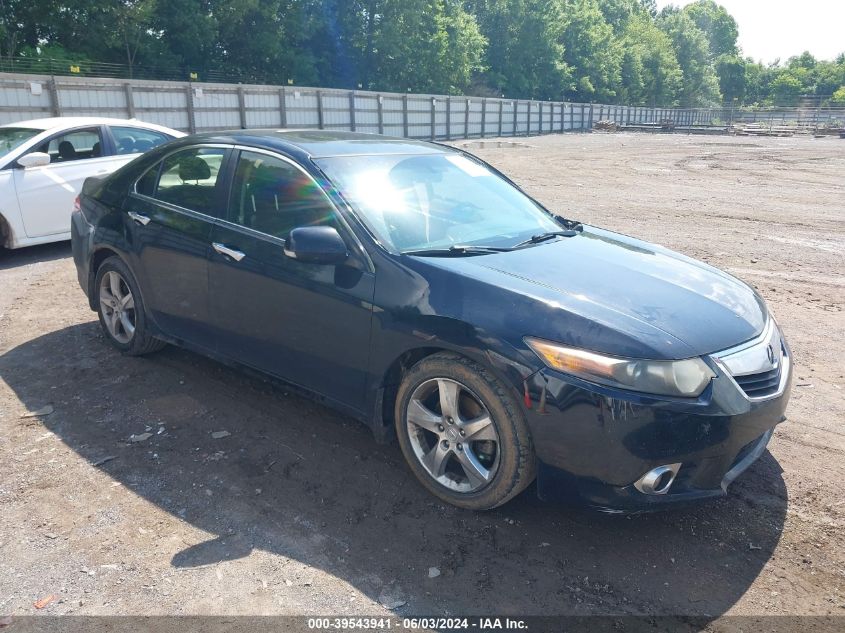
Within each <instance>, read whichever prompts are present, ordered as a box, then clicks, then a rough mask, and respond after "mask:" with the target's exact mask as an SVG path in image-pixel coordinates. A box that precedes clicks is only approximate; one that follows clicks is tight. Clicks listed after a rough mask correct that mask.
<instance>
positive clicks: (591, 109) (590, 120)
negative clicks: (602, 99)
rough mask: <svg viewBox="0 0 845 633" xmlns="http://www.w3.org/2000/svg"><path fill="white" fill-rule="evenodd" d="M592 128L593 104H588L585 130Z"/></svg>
mask: <svg viewBox="0 0 845 633" xmlns="http://www.w3.org/2000/svg"><path fill="white" fill-rule="evenodd" d="M592 129H593V104H592V103H591V104H590V119H589V120H588V121H587V130H592Z"/></svg>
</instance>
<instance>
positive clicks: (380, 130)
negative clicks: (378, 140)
mask: <svg viewBox="0 0 845 633" xmlns="http://www.w3.org/2000/svg"><path fill="white" fill-rule="evenodd" d="M376 101H377V103H378V133H379V134H384V103H383V101H384V99H383V98H382V96H381V95H376Z"/></svg>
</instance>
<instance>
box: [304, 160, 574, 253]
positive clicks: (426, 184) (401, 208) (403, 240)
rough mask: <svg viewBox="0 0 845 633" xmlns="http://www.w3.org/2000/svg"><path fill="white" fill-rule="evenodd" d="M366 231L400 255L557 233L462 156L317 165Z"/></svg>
mask: <svg viewBox="0 0 845 633" xmlns="http://www.w3.org/2000/svg"><path fill="white" fill-rule="evenodd" d="M316 162H317V164H318V165H319V166H320V167H321V168H322V169H323V171H324V172H325V173H326V175H328V177H329V178H330V179H331V180H332V181H333V182H334V184H335V186H336V187H337V188H338V190H339V191H340V192H341V194H342V195H343V196H344V198H345V199H346V200H347V201H348V202H349V203H350V204H351V205H352V206H353V208H354V209H355V211H356V212H357V213H358V214H359V216H361V219H362V221H363V222H364V223H365V224H366V225H367V226H368V228H369V229H370V230H371V231H372V232H373V233H374V234H375V235H376V236H377V237H378V238H379V239H380V240H382V241H383V242H384V243H385V244H387V245H389V246H391V247H393V249H395V250H398V251H416V250H433V249H443V248H448V247H450V246H453V245H462V246H463V245H477V246H480V245H484V246H514V245H515V244H517V243H518V242H520V241H521V240H523V239H525V238H527V237H530V236H531V235H536V234H538V233H544V232H547V231H555V230H560V227H559V226H558V225H557V224H556V223H555V222H554V220H552V218H551V217H550V216H549V214H548V213H546V212H545V211H543V210H542V209H541V208H539V207H538V206H537V205H536V204H535V203H534V202H532V201H531V200H530V199H529V198H528V197H527V196H525V195H524V194H522V193H521V192H520V191H519V190H517V189H516V188H515V187H513V186H512V185H510V184H509V183H508V182H507V181H505V180H503V179H502V178H501V177H500V176H498V175H496V174H495V173H493V172H492V171H490V170H489V169H488V168H487V167H485V166H484V165H482V164H480V163H477V162H475V161H473V160H470V159H469V158H466V157H465V156H462V155H460V154H427V155H398V156H397V155H374V156H337V157H334V158H324V159H319V160H317V161H316Z"/></svg>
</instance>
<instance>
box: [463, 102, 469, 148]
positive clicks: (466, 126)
mask: <svg viewBox="0 0 845 633" xmlns="http://www.w3.org/2000/svg"><path fill="white" fill-rule="evenodd" d="M469 104H470V100H469V97H467V98H466V99H464V138H469Z"/></svg>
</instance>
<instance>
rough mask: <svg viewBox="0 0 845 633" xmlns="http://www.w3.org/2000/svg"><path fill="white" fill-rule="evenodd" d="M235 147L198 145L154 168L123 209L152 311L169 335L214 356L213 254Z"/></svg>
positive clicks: (141, 283)
mask: <svg viewBox="0 0 845 633" xmlns="http://www.w3.org/2000/svg"><path fill="white" fill-rule="evenodd" d="M228 152H229V150H228V149H227V148H224V147H192V148H188V149H184V150H181V151H178V152H176V153H174V154H171V155H170V156H168V157H166V158H165V159H164V160H163V161H161V162H160V163H158V164H157V165H155V166H153V167H151V168H150V169H149V170H148V171H147V172H146V173H145V174H144V175H143V176H142V177H141V178H140V180H138V182H137V184H136V186H135V193H134V194H133V195H130V196H129V197H128V198H127V200H126V204H125V206H124V211H126V212H127V216H126V222H127V223H128V228H129V238H130V242H131V244H132V253H133V257H135V258H137V260H138V261H137V263H138V265H137V266H133V269H134V270H135V271H137V273H138V283H139V284H140V285H141V292H142V294H143V296H144V302H145V303H146V306H147V310H148V311H149V313H150V315H151V317H152V318H153V321H154V322H155V324H156V325H157V326H158V327H159V328H160V329H161V330H162V331H163V332H164V333H165V334H167V335H169V336H172V337H174V338H177V339H180V340H182V341H186V342H188V343H191V344H193V345H196V346H199V347H202V348H204V349H207V350H209V351H213V349H214V345H215V340H214V336H213V334H212V328H211V327H210V325H209V318H210V315H209V304H208V257H209V253H210V250H211V230H212V225H213V222H214V219H215V217H217V216H218V215H219V214H220V213H221V212H222V210H223V209H225V203H224V202H222V201H221V195H222V194H221V191H222V181H223V178H218V176H219V174H220V172H221V168H222V164H223V161H224V159H225V157H226V155H227V153H228Z"/></svg>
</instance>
